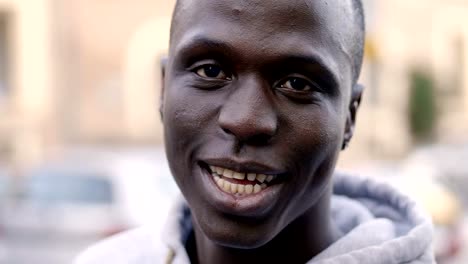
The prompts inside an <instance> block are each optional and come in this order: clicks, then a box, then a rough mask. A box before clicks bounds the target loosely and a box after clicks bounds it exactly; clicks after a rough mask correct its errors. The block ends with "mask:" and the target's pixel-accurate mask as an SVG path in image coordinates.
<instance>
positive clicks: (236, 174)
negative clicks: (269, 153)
mask: <svg viewBox="0 0 468 264" xmlns="http://www.w3.org/2000/svg"><path fill="white" fill-rule="evenodd" d="M232 177H233V178H234V179H238V180H243V179H245V173H240V172H234V175H233V176H232Z"/></svg>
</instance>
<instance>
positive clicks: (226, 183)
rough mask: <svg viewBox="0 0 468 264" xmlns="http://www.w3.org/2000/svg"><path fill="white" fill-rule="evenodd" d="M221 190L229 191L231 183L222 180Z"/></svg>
mask: <svg viewBox="0 0 468 264" xmlns="http://www.w3.org/2000/svg"><path fill="white" fill-rule="evenodd" d="M223 190H224V191H225V192H230V191H231V183H230V182H228V181H224V183H223Z"/></svg>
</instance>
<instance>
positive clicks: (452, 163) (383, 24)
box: [0, 0, 468, 264]
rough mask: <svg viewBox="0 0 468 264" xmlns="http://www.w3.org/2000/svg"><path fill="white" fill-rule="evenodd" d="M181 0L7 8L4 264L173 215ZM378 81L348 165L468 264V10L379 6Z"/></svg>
mask: <svg viewBox="0 0 468 264" xmlns="http://www.w3.org/2000/svg"><path fill="white" fill-rule="evenodd" d="M174 3H175V1H174V0H166V1H161V0H102V1H93V0H0V263H8V264H15V263H16V264H23V263H28V264H30V263H47V264H54V263H57V264H60V263H70V262H71V260H72V258H73V257H74V256H75V255H76V254H77V253H78V252H79V251H81V250H83V249H84V248H85V247H86V246H87V245H89V244H91V243H93V242H95V241H97V240H100V239H103V238H105V237H108V236H110V235H112V234H115V233H118V232H120V231H123V230H126V229H128V228H132V227H134V226H138V225H142V224H150V223H151V224H154V223H160V222H161V221H164V218H165V214H166V211H167V208H168V207H169V206H170V202H171V200H172V199H173V197H175V196H176V195H177V189H176V187H175V184H174V183H173V182H172V179H171V176H170V173H169V170H168V168H167V165H166V161H165V156H164V151H163V149H162V124H161V122H160V118H159V113H158V103H159V92H160V83H161V69H160V67H159V64H160V61H161V59H162V58H163V57H164V55H165V54H166V53H167V46H168V39H169V37H168V36H169V24H170V16H171V12H172V9H173V5H174ZM365 7H366V12H367V25H368V36H367V45H366V57H365V63H364V68H363V73H362V76H361V82H362V83H363V84H364V85H365V86H366V87H367V89H366V94H365V98H364V101H363V105H362V107H361V110H360V114H359V116H358V118H359V119H358V125H357V131H356V136H355V138H354V140H353V142H352V144H351V146H350V148H349V149H348V150H347V151H345V152H344V153H343V155H342V157H341V160H340V162H339V167H340V169H342V170H346V171H351V172H356V173H359V174H364V175H368V176H372V177H377V178H380V179H382V180H385V181H389V182H391V183H392V184H395V185H396V186H397V187H398V188H400V189H401V190H403V191H405V192H407V193H408V194H409V195H411V196H413V197H414V198H415V199H417V200H419V201H420V202H421V203H422V204H423V206H425V207H426V209H427V210H428V211H429V212H430V214H431V216H432V217H433V220H434V222H435V224H436V230H435V237H436V245H435V249H434V250H435V251H436V254H437V256H438V260H439V263H468V217H467V212H468V211H467V210H466V209H467V208H468V191H466V190H468V19H467V17H468V1H467V0H413V1H406V0H392V1H386V0H366V1H365Z"/></svg>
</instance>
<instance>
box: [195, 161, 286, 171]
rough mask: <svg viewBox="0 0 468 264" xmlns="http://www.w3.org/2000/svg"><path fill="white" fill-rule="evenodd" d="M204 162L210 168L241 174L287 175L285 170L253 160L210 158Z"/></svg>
mask: <svg viewBox="0 0 468 264" xmlns="http://www.w3.org/2000/svg"><path fill="white" fill-rule="evenodd" d="M202 162H203V163H206V164H207V165H210V166H216V167H222V168H225V169H230V170H232V171H236V172H241V173H257V174H269V175H280V174H284V173H285V171H284V170H281V169H279V168H275V167H274V166H271V165H268V164H264V163H261V162H258V161H252V160H236V159H232V158H208V159H203V160H202Z"/></svg>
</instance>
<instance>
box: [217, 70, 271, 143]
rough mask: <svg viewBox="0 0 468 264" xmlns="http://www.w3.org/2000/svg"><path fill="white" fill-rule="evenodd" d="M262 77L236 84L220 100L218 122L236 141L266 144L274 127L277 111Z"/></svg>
mask: <svg viewBox="0 0 468 264" xmlns="http://www.w3.org/2000/svg"><path fill="white" fill-rule="evenodd" d="M269 90H270V88H269V87H266V84H263V82H262V80H259V79H255V78H250V79H247V80H245V81H244V83H243V84H242V85H241V84H240V83H239V85H238V86H237V87H233V92H232V93H231V94H230V95H229V97H228V98H227V100H226V101H225V102H224V104H223V106H222V108H221V110H220V114H219V119H218V123H219V126H220V127H221V128H222V130H223V131H224V132H225V133H226V134H229V135H233V136H234V137H235V138H236V139H237V141H238V142H239V143H246V144H254V145H259V144H260V145H261V144H266V143H267V142H269V141H270V139H271V138H272V137H273V136H274V135H275V134H276V132H277V129H278V121H277V115H276V113H275V109H274V107H273V105H272V102H271V99H270V98H271V97H270V96H269Z"/></svg>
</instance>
